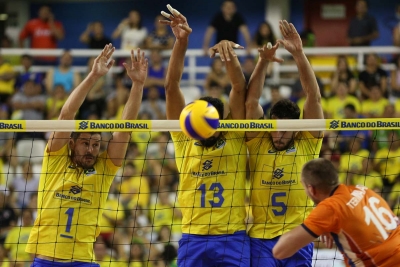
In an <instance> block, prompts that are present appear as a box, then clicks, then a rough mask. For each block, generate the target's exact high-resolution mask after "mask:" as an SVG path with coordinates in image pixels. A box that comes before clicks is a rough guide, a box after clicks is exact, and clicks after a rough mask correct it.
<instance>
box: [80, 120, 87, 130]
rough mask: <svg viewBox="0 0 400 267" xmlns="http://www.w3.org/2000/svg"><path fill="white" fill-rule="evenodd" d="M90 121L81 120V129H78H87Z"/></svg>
mask: <svg viewBox="0 0 400 267" xmlns="http://www.w3.org/2000/svg"><path fill="white" fill-rule="evenodd" d="M88 125H89V122H88V121H81V122H80V123H79V129H78V130H86V129H87V128H88Z"/></svg>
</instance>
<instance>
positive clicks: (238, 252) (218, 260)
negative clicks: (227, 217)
mask: <svg viewBox="0 0 400 267" xmlns="http://www.w3.org/2000/svg"><path fill="white" fill-rule="evenodd" d="M193 266H195V267H217V266H218V267H224V266H227V267H228V266H229V267H236V266H237V267H248V266H250V238H249V237H248V236H247V234H246V231H239V232H236V233H234V234H231V235H215V236H213V235H204V236H203V235H192V234H183V235H182V239H181V240H180V241H179V249H178V267H193Z"/></svg>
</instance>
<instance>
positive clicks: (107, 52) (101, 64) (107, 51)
mask: <svg viewBox="0 0 400 267" xmlns="http://www.w3.org/2000/svg"><path fill="white" fill-rule="evenodd" d="M114 51H115V47H113V45H112V44H108V45H106V46H105V47H104V49H103V51H101V53H100V55H98V56H97V58H96V59H95V60H94V63H93V67H92V73H93V74H95V75H97V76H103V75H106V74H107V72H108V71H109V70H110V69H111V67H112V65H114V62H115V60H110V58H111V56H112V54H113V53H114Z"/></svg>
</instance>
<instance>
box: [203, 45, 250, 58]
mask: <svg viewBox="0 0 400 267" xmlns="http://www.w3.org/2000/svg"><path fill="white" fill-rule="evenodd" d="M233 48H240V49H243V48H244V47H243V46H241V45H238V44H235V43H234V42H232V41H228V40H222V41H221V42H219V43H218V44H216V45H214V46H213V47H211V48H210V49H208V54H209V55H210V57H211V58H213V57H215V54H216V53H219V56H220V58H221V60H222V61H225V60H226V61H230V60H231V56H232V57H237V55H236V53H235V51H234V50H233Z"/></svg>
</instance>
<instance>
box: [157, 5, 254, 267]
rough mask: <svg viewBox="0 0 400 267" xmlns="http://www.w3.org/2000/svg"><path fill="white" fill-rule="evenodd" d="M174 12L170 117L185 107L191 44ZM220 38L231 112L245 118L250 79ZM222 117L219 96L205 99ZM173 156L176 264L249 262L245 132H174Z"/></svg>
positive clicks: (186, 29)
mask: <svg viewBox="0 0 400 267" xmlns="http://www.w3.org/2000/svg"><path fill="white" fill-rule="evenodd" d="M169 9H170V11H171V12H172V15H173V16H171V15H169V14H167V13H165V12H162V14H163V15H164V16H165V17H167V18H169V20H165V21H162V23H165V24H169V25H170V26H171V28H172V31H173V33H174V35H175V37H176V41H175V44H174V47H173V49H172V54H171V58H170V61H169V67H168V71H167V76H166V86H165V89H166V104H167V118H168V119H169V120H177V119H179V115H180V113H181V111H182V109H183V108H184V107H185V99H184V98H183V95H182V92H181V91H180V87H179V83H180V81H181V77H182V72H183V66H184V59H185V52H186V49H187V46H188V42H189V34H190V33H191V31H192V29H191V28H189V25H188V23H187V20H186V18H185V17H184V16H183V15H181V14H180V13H179V12H177V11H176V10H174V9H172V8H171V7H170V6H169ZM236 46H237V45H236V44H234V43H233V42H228V41H222V42H220V43H219V44H218V45H216V46H214V47H213V48H211V50H210V51H211V53H212V54H211V56H214V55H215V53H216V52H217V51H218V52H219V53H220V55H221V57H222V60H223V61H225V63H226V68H227V72H228V74H229V76H230V79H231V83H232V91H231V93H230V99H229V100H230V101H229V105H230V114H231V117H232V119H244V117H245V107H244V101H245V92H246V83H245V79H244V75H243V73H242V70H241V67H240V62H239V61H238V59H237V57H236V56H235V53H234V52H233V49H232V47H236ZM202 99H203V100H205V101H207V102H209V103H211V104H212V105H214V106H215V107H216V109H217V110H218V113H219V115H220V118H221V119H222V118H223V110H224V106H223V103H222V102H221V100H219V99H216V98H212V97H205V98H202ZM171 135H172V139H173V142H174V146H175V158H176V163H177V167H178V169H179V172H180V180H179V189H178V201H179V206H180V209H181V211H182V216H183V218H182V233H183V235H182V239H181V240H180V242H179V250H178V266H187V267H189V266H203V267H206V266H249V265H250V259H249V256H250V252H249V249H250V242H249V238H248V236H247V235H246V232H245V230H246V226H245V218H246V209H245V195H246V190H245V188H246V187H245V180H246V158H247V149H246V144H245V136H244V133H243V132H217V133H216V134H215V135H214V136H213V137H211V138H209V139H206V140H201V141H196V140H192V139H190V138H188V137H186V135H184V134H183V133H181V132H172V133H171Z"/></svg>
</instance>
